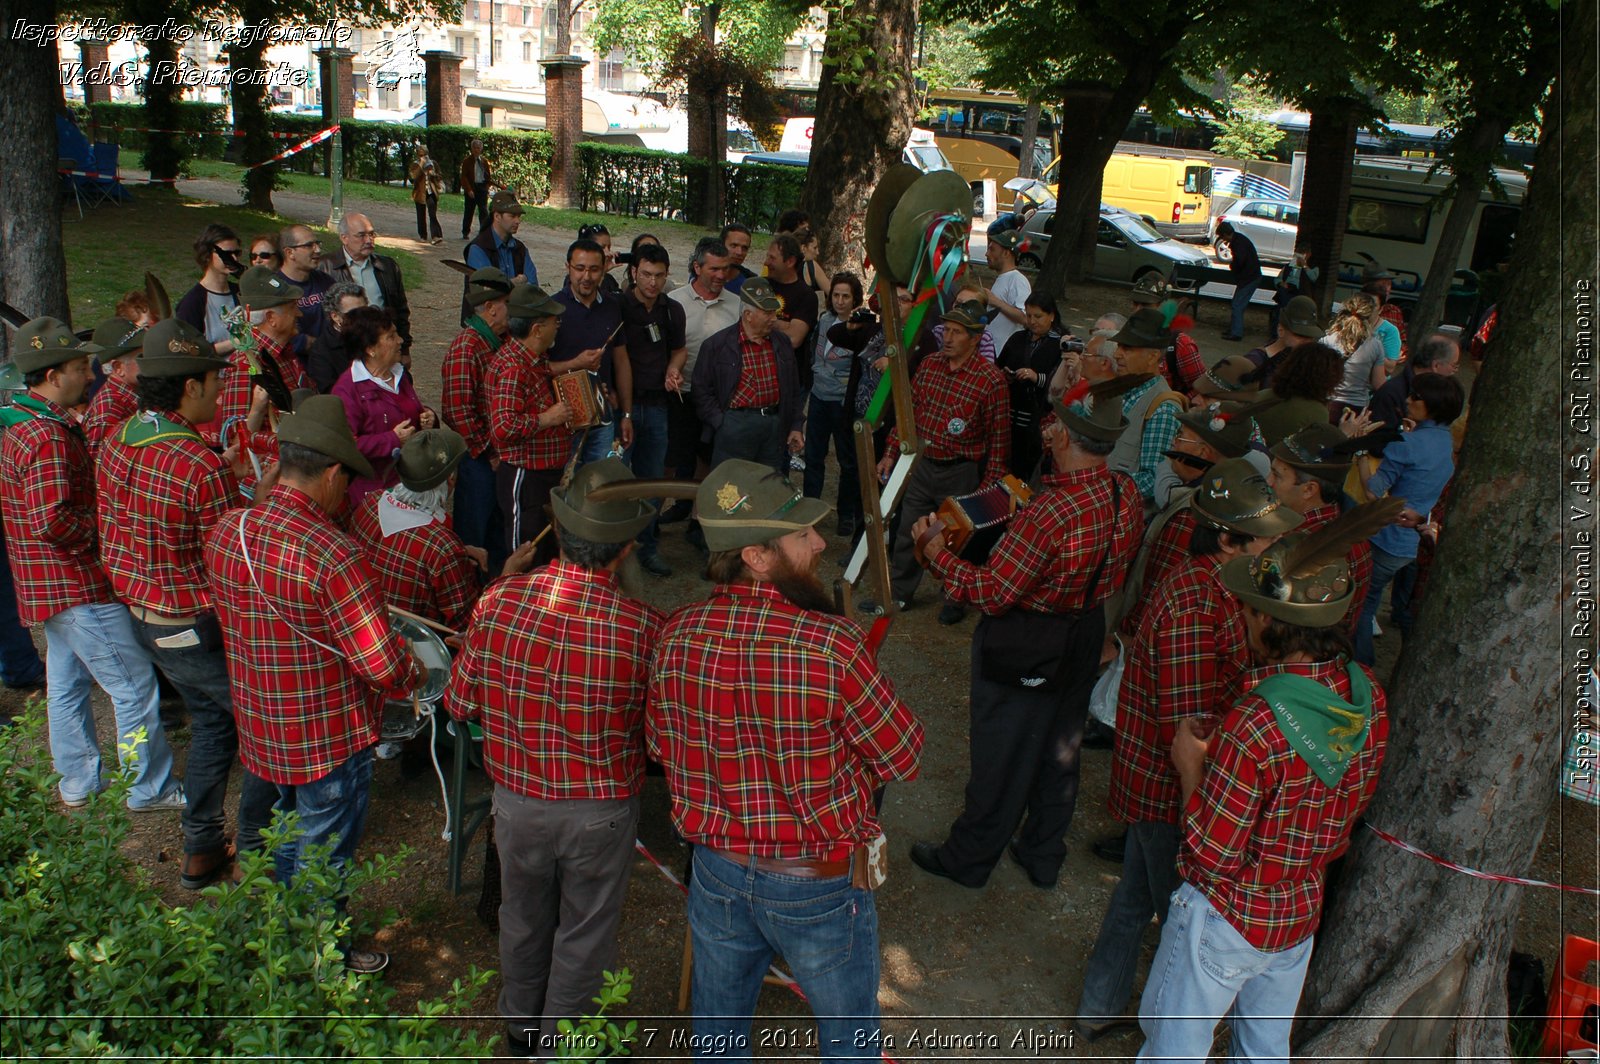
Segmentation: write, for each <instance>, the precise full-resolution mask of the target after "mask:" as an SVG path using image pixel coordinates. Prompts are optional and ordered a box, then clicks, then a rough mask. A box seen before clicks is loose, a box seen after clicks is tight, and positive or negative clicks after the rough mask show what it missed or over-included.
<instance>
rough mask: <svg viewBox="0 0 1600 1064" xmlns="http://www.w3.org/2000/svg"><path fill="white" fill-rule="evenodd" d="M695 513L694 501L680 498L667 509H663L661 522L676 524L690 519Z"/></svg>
mask: <svg viewBox="0 0 1600 1064" xmlns="http://www.w3.org/2000/svg"><path fill="white" fill-rule="evenodd" d="M692 513H694V503H692V502H690V501H689V500H688V499H679V500H678V501H677V502H675V503H673V504H672V505H671V506H669V507H667V508H666V509H665V510H663V511H661V523H662V524H664V525H675V524H677V523H678V522H679V521H687V520H689V515H690V514H692Z"/></svg>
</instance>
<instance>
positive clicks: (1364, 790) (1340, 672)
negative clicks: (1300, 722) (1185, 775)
mask: <svg viewBox="0 0 1600 1064" xmlns="http://www.w3.org/2000/svg"><path fill="white" fill-rule="evenodd" d="M1276 672H1293V673H1298V674H1299V675H1301V676H1308V677H1310V678H1311V679H1313V680H1315V681H1317V682H1318V683H1320V684H1323V685H1325V686H1326V687H1328V688H1330V689H1332V690H1333V691H1335V692H1336V693H1337V694H1338V695H1339V697H1340V698H1349V696H1350V677H1349V676H1348V675H1347V674H1346V672H1345V664H1344V662H1342V661H1319V662H1315V663H1312V664H1305V665H1277V666H1270V667H1268V668H1261V669H1254V670H1252V671H1251V672H1250V673H1249V674H1248V675H1247V676H1246V677H1245V684H1246V688H1247V689H1253V688H1254V687H1255V685H1256V684H1257V683H1259V682H1261V681H1262V680H1263V679H1265V678H1266V677H1267V676H1270V675H1272V674H1273V673H1276ZM1366 673H1367V678H1368V679H1369V680H1372V723H1371V730H1370V731H1369V732H1368V734H1367V741H1366V743H1365V744H1363V746H1362V747H1361V752H1360V753H1358V754H1356V756H1355V757H1354V758H1352V759H1351V761H1350V764H1349V766H1348V767H1347V768H1346V769H1345V773H1344V776H1343V778H1342V779H1340V780H1339V783H1338V784H1337V785H1336V786H1333V787H1329V786H1327V785H1326V784H1324V783H1323V782H1322V781H1321V780H1320V779H1318V778H1317V776H1316V774H1315V773H1313V772H1312V771H1311V768H1310V766H1309V765H1307V764H1306V763H1305V762H1304V761H1303V760H1301V759H1300V757H1299V755H1297V754H1296V753H1295V752H1294V750H1293V748H1291V747H1290V745H1289V740H1288V739H1286V738H1284V735H1283V730H1282V729H1281V728H1280V727H1279V726H1278V721H1277V718H1276V717H1275V716H1274V715H1273V712H1272V707H1271V706H1270V705H1268V704H1267V702H1266V701H1265V700H1264V699H1261V698H1259V697H1256V696H1255V695H1246V696H1245V697H1244V698H1243V700H1242V701H1240V702H1239V704H1238V705H1237V706H1235V707H1234V708H1233V711H1232V712H1231V713H1229V714H1228V717H1227V719H1226V720H1225V721H1224V722H1223V727H1222V730H1221V732H1220V733H1219V734H1218V735H1217V736H1216V737H1215V738H1214V739H1213V740H1212V742H1211V748H1210V751H1209V754H1208V756H1207V761H1206V770H1205V775H1204V776H1203V777H1202V778H1201V781H1200V786H1199V787H1198V788H1196V790H1195V792H1194V795H1193V797H1192V798H1191V799H1190V800H1189V807H1188V808H1187V809H1186V810H1185V811H1184V823H1183V842H1182V845H1181V847H1180V848H1179V852H1178V871H1179V872H1180V873H1181V874H1182V875H1183V878H1184V879H1186V880H1188V881H1189V882H1190V883H1192V884H1194V886H1195V887H1196V888H1197V889H1198V890H1199V891H1200V892H1201V893H1202V894H1204V895H1205V896H1206V899H1207V900H1208V901H1210V902H1211V904H1212V906H1213V907H1214V908H1215V909H1216V910H1217V912H1219V913H1221V914H1222V916H1223V917H1224V918H1225V919H1226V920H1227V921H1228V923H1230V924H1232V925H1233V926H1234V927H1235V928H1236V929H1237V930H1238V932H1239V933H1240V934H1241V935H1243V936H1244V937H1245V938H1246V939H1248V940H1249V942H1250V944H1251V945H1252V946H1254V947H1255V948H1256V949H1258V950H1262V951H1264V952H1268V953H1275V952H1278V951H1279V950H1285V949H1288V948H1289V947H1291V946H1295V945H1298V944H1299V943H1301V942H1304V941H1305V940H1306V939H1307V938H1308V937H1310V936H1311V935H1312V934H1314V933H1315V932H1316V930H1317V925H1318V923H1320V922H1321V919H1322V887H1323V882H1324V876H1325V874H1326V870H1327V866H1328V862H1330V861H1332V860H1333V859H1334V858H1336V857H1338V856H1339V855H1340V854H1342V853H1343V852H1344V851H1345V847H1346V846H1348V845H1349V843H1350V832H1351V830H1352V829H1354V827H1355V822H1356V818H1357V817H1358V816H1360V815H1361V811H1362V810H1363V809H1365V808H1366V807H1367V804H1368V803H1369V802H1371V801H1372V792H1373V791H1374V790H1375V789H1376V787H1377V785H1378V768H1379V766H1380V765H1382V763H1383V753H1384V748H1385V746H1386V745H1387V743H1388V739H1389V716H1388V713H1387V712H1386V711H1385V706H1386V704H1387V699H1386V698H1385V696H1384V693H1383V689H1382V688H1380V687H1379V686H1378V684H1377V681H1376V680H1374V679H1373V677H1372V670H1370V669H1367V670H1366Z"/></svg>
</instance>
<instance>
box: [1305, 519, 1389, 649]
mask: <svg viewBox="0 0 1600 1064" xmlns="http://www.w3.org/2000/svg"><path fill="white" fill-rule="evenodd" d="M1339 513H1340V510H1339V508H1338V507H1337V506H1335V505H1333V504H1332V503H1328V504H1326V505H1323V506H1318V507H1316V508H1314V509H1311V510H1307V511H1306V512H1305V513H1304V514H1302V515H1301V517H1303V518H1304V523H1303V524H1302V525H1301V526H1300V528H1299V529H1298V531H1301V532H1305V533H1311V532H1315V531H1316V530H1317V529H1319V528H1321V527H1322V526H1323V525H1326V524H1328V523H1330V522H1332V521H1333V520H1334V519H1335V518H1337V517H1338V516H1339ZM1344 560H1345V562H1346V564H1348V565H1349V566H1350V583H1351V585H1353V587H1354V588H1355V597H1354V598H1352V599H1351V600H1350V611H1349V612H1348V613H1346V614H1345V620H1347V621H1348V622H1349V623H1350V625H1351V627H1354V626H1355V623H1356V620H1357V618H1359V617H1360V616H1361V604H1362V603H1363V602H1365V601H1367V588H1368V587H1370V586H1372V544H1370V543H1368V542H1367V541H1366V540H1362V541H1361V542H1360V543H1357V544H1356V545H1355V546H1353V547H1351V548H1350V553H1349V554H1346V555H1345V559H1344Z"/></svg>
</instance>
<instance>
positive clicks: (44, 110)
mask: <svg viewBox="0 0 1600 1064" xmlns="http://www.w3.org/2000/svg"><path fill="white" fill-rule="evenodd" d="M7 18H8V20H13V21H14V20H16V19H24V20H27V21H28V22H32V23H34V24H36V25H41V26H54V25H55V24H56V22H57V17H56V5H55V3H54V0H17V3H15V4H14V5H12V6H11V7H10V8H9V9H8V15H7ZM10 24H11V22H10V21H8V23H7V25H8V26H9V25H10ZM58 62H59V60H58V58H57V53H56V46H55V43H54V42H53V41H52V42H49V43H47V44H43V45H40V44H34V43H30V42H26V41H22V40H19V39H18V38H17V37H15V36H13V35H12V34H11V33H10V32H9V31H8V32H6V33H0V70H4V71H5V72H6V74H5V80H6V87H5V91H4V92H0V130H3V131H4V135H0V175H4V181H5V195H3V196H0V295H3V296H4V298H5V300H6V302H8V303H10V304H11V305H12V306H14V307H16V308H17V309H18V310H19V311H21V312H22V313H24V314H26V315H28V316H29V317H30V318H36V317H40V316H43V315H46V314H48V315H50V316H51V317H56V318H60V319H61V320H62V321H70V320H71V315H70V308H69V305H68V303H67V260H66V256H65V254H64V252H63V251H62V246H61V210H62V206H61V181H60V178H59V177H58V176H57V174H56V158H57V154H58V150H59V149H58V138H57V137H56V122H55V115H56V101H57V100H58V98H59V94H60V91H61V90H60V81H61V78H60V69H59V67H58V65H57V64H58ZM6 334H7V330H6V329H4V328H0V358H3V357H9V354H10V348H9V337H8V336H7V335H6Z"/></svg>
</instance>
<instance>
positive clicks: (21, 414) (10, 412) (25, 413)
mask: <svg viewBox="0 0 1600 1064" xmlns="http://www.w3.org/2000/svg"><path fill="white" fill-rule="evenodd" d="M41 417H42V418H46V419H48V420H50V421H59V422H60V423H61V424H63V425H65V426H67V428H69V429H70V428H75V427H76V426H75V425H73V423H72V422H70V421H68V420H67V419H66V418H64V417H62V416H61V415H60V414H58V413H56V412H55V411H54V410H51V409H50V404H49V403H47V402H45V401H44V400H43V399H35V398H34V397H33V396H31V395H19V396H17V397H16V398H15V399H13V400H11V405H10V406H8V407H5V408H4V409H0V429H8V428H10V427H11V426H13V425H20V424H22V423H23V422H24V421H32V420H34V419H35V418H41Z"/></svg>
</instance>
